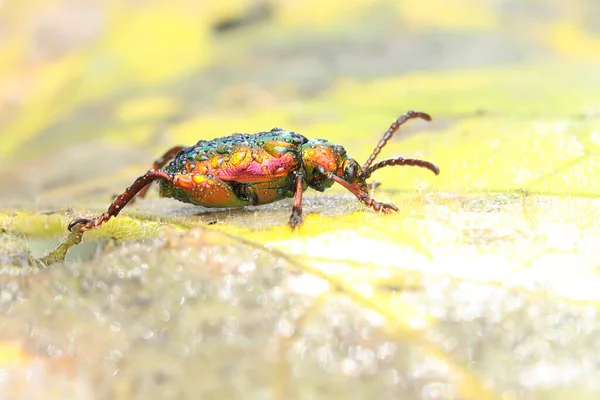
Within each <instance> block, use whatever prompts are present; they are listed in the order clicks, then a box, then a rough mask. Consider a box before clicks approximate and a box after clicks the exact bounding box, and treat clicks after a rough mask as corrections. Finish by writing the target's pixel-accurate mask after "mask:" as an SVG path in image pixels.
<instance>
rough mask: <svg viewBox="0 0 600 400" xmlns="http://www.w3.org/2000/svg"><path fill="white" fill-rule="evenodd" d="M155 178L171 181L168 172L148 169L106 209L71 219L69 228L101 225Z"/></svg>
mask: <svg viewBox="0 0 600 400" xmlns="http://www.w3.org/2000/svg"><path fill="white" fill-rule="evenodd" d="M157 179H164V180H166V181H172V180H173V177H172V176H171V175H169V174H168V173H166V172H164V171H161V170H158V171H155V170H150V171H148V172H147V173H146V174H144V175H142V176H140V177H139V178H137V179H136V180H135V182H133V184H132V185H131V186H130V187H128V188H127V189H125V191H124V192H123V193H121V195H119V197H117V198H116V199H115V200H114V201H113V202H112V204H111V205H110V206H109V207H108V210H107V211H106V212H105V213H103V214H100V215H99V216H97V217H96V218H93V219H85V218H79V219H75V220H73V221H71V223H70V224H69V230H70V231H71V230H73V228H74V227H75V226H76V225H81V230H82V231H89V230H90V229H94V228H97V227H99V226H100V225H102V223H104V222H106V221H108V220H109V219H110V218H111V217H116V216H117V215H118V214H119V212H121V210H122V209H123V207H125V206H126V205H127V203H129V202H130V201H131V199H133V197H134V196H135V195H136V194H138V193H139V192H140V191H141V190H142V189H144V188H145V187H147V186H148V185H149V184H150V183H152V182H154V181H155V180H157Z"/></svg>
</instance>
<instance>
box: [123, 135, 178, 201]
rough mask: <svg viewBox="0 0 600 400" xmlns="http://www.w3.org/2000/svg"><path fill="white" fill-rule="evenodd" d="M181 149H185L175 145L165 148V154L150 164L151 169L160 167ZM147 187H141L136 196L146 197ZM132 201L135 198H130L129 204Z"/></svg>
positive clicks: (148, 187)
mask: <svg viewBox="0 0 600 400" xmlns="http://www.w3.org/2000/svg"><path fill="white" fill-rule="evenodd" d="M183 149H185V146H175V147H172V148H170V149H169V150H167V151H166V152H165V154H163V155H162V157H160V158H158V159H157V160H156V161H154V164H152V169H153V170H159V169H161V168H162V167H164V166H165V165H166V164H167V163H168V162H169V161H171V160H172V159H173V157H175V156H176V155H177V154H178V153H179V152H180V151H181V150H183ZM148 189H150V185H148V186H144V187H143V188H142V190H140V191H139V193H138V194H137V197H139V198H141V199H143V198H144V197H146V193H148ZM134 201H135V198H133V199H131V201H130V204H133V202H134Z"/></svg>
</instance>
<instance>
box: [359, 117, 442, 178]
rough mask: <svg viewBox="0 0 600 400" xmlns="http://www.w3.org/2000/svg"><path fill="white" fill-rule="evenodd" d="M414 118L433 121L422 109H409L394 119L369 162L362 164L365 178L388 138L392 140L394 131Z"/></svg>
mask: <svg viewBox="0 0 600 400" xmlns="http://www.w3.org/2000/svg"><path fill="white" fill-rule="evenodd" d="M413 118H421V119H424V120H425V121H431V117H430V116H429V114H426V113H424V112H420V111H412V110H411V111H408V112H407V113H406V114H404V115H401V116H400V117H398V119H397V120H396V121H394V123H393V124H392V125H391V126H390V128H389V129H388V130H387V132H386V133H385V135H383V137H382V138H381V140H380V141H379V143H377V147H375V150H373V153H372V154H371V156H370V157H369V159H368V160H367V162H366V163H365V164H364V165H363V166H362V170H363V171H365V173H363V176H362V177H363V179H366V178H367V175H366V171H368V170H369V167H370V166H371V164H373V161H375V158H376V157H377V155H378V154H379V153H380V152H381V149H382V148H383V146H385V145H386V144H387V142H388V140H390V139H391V137H392V136H393V135H394V132H396V131H397V130H398V128H400V126H401V125H402V124H404V123H405V122H406V121H408V120H409V119H413ZM407 165H408V164H407ZM382 167H383V166H381V167H379V168H382Z"/></svg>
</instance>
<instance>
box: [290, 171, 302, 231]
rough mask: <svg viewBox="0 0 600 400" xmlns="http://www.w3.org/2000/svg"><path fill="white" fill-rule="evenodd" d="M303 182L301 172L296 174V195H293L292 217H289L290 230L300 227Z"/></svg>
mask: <svg viewBox="0 0 600 400" xmlns="http://www.w3.org/2000/svg"><path fill="white" fill-rule="evenodd" d="M303 180H304V174H303V173H302V172H297V173H296V193H295V195H294V206H293V207H292V215H291V216H290V222H289V224H290V226H291V227H292V229H296V228H297V227H298V226H300V225H302V190H303V188H302V185H303Z"/></svg>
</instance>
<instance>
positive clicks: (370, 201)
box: [326, 172, 398, 214]
mask: <svg viewBox="0 0 600 400" xmlns="http://www.w3.org/2000/svg"><path fill="white" fill-rule="evenodd" d="M326 175H327V177H328V178H329V179H331V180H333V181H335V182H337V183H339V184H340V185H342V186H343V187H345V188H346V189H348V190H349V191H350V192H352V194H353V195H355V196H356V197H357V198H358V199H359V200H360V201H362V202H363V203H364V204H365V205H366V206H367V207H371V208H373V210H375V211H381V212H383V213H385V214H390V213H391V212H396V211H398V207H396V206H395V205H393V204H390V203H381V202H379V201H377V200H375V199H374V198H372V197H369V195H368V194H367V193H366V192H364V191H362V190H360V189H357V188H356V187H354V186H353V185H351V184H350V183H348V182H346V181H345V180H343V179H342V178H340V177H339V176H337V175H335V174H333V173H331V172H328V173H326Z"/></svg>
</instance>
